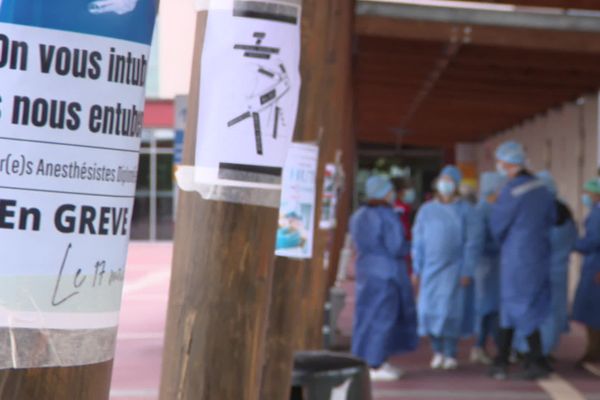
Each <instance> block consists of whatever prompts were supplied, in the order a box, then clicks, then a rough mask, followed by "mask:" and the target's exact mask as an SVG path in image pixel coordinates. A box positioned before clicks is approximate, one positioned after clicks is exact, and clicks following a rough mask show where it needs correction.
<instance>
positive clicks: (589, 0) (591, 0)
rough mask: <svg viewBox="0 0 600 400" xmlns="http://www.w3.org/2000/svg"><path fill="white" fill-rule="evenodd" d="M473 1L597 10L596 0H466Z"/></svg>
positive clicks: (599, 5) (597, 3) (599, 9)
mask: <svg viewBox="0 0 600 400" xmlns="http://www.w3.org/2000/svg"><path fill="white" fill-rule="evenodd" d="M466 1H468V2H474V3H495V4H511V5H516V6H521V7H548V8H562V9H571V10H598V11H600V3H599V2H598V0H466Z"/></svg>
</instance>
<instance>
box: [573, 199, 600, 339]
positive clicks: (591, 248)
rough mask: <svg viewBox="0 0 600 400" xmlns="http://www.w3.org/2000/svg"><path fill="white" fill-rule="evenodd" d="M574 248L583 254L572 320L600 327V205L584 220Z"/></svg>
mask: <svg viewBox="0 0 600 400" xmlns="http://www.w3.org/2000/svg"><path fill="white" fill-rule="evenodd" d="M575 250H577V251H578V252H579V253H581V254H583V255H584V256H585V259H584V261H583V269H582V271H581V280H580V281H579V287H578V288H577V294H576V296H575V303H574V304H573V320H575V321H579V322H581V323H583V324H585V325H587V326H589V327H590V328H592V329H600V284H598V283H596V282H595V277H596V275H597V274H598V273H600V206H598V205H596V206H595V207H594V208H593V209H592V211H591V212H590V215H589V217H588V218H587V220H586V222H585V236H584V237H583V238H581V239H579V240H578V241H577V243H576V244H575Z"/></svg>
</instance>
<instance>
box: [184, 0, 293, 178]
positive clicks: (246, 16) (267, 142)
mask: <svg viewBox="0 0 600 400" xmlns="http://www.w3.org/2000/svg"><path fill="white" fill-rule="evenodd" d="M300 4H301V1H300V0H253V1H244V0H222V1H219V2H218V7H216V8H215V9H210V10H209V12H208V18H207V23H206V33H205V39H204V46H203V49H202V66H201V78H200V101H199V110H198V127H197V135H198V136H197V147H196V162H195V167H196V169H195V181H196V183H197V184H208V185H213V184H214V185H224V186H227V185H230V186H231V185H232V186H235V185H236V183H235V182H238V184H239V182H243V183H245V184H246V185H250V186H252V185H254V184H274V185H279V184H280V183H281V173H282V168H283V165H284V162H285V157H286V153H287V148H288V146H289V144H290V143H291V140H292V136H293V131H294V127H295V124H296V114H297V108H298V97H299V94H300V72H299V66H300V22H301V6H300ZM242 186H243V185H242Z"/></svg>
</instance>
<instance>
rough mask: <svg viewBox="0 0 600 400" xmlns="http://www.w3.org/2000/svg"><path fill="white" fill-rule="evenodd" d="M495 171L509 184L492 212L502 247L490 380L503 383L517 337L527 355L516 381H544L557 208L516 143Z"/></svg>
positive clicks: (502, 152) (505, 147) (508, 145)
mask: <svg viewBox="0 0 600 400" xmlns="http://www.w3.org/2000/svg"><path fill="white" fill-rule="evenodd" d="M496 159H497V169H498V171H499V172H500V173H501V174H503V175H504V176H506V177H507V178H508V183H507V184H506V185H505V186H504V188H503V189H502V192H501V194H500V196H499V197H498V200H497V201H496V203H495V204H494V206H493V207H492V213H491V216H490V226H491V229H492V233H493V234H494V237H495V238H496V240H498V242H499V243H500V326H501V329H500V334H499V351H498V356H497V357H496V360H495V361H494V365H493V366H492V368H491V369H490V376H492V377H493V378H495V379H500V380H503V379H506V378H507V377H508V367H509V359H510V354H511V352H512V344H513V338H514V333H515V331H518V332H520V333H522V334H523V335H524V336H525V337H526V338H527V343H528V345H529V349H530V353H529V358H528V360H527V361H528V362H527V363H526V364H525V369H524V370H523V371H522V372H521V373H519V374H518V375H517V376H516V377H517V378H520V379H528V380H534V379H539V378H543V377H546V376H547V375H548V374H549V372H550V367H549V365H548V362H547V360H546V357H544V354H543V350H542V339H541V334H540V328H541V326H542V324H543V323H544V321H545V320H546V318H548V315H549V314H550V311H551V306H552V305H551V301H550V293H551V290H550V265H551V257H550V254H551V247H550V232H551V229H552V227H553V226H554V225H555V222H556V202H555V199H554V196H553V195H552V193H550V191H548V189H547V188H546V184H545V183H544V182H543V181H542V180H540V179H538V178H537V177H535V176H534V175H532V174H531V173H530V172H528V171H527V169H526V168H525V163H526V155H525V150H524V148H523V146H522V145H521V144H520V143H517V142H513V141H509V142H505V143H503V144H502V145H500V146H499V147H498V149H497V150H496Z"/></svg>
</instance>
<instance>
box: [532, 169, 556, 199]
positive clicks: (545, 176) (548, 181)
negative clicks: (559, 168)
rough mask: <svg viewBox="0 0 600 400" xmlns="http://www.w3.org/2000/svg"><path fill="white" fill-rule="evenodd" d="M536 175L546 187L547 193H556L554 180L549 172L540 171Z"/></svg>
mask: <svg viewBox="0 0 600 400" xmlns="http://www.w3.org/2000/svg"><path fill="white" fill-rule="evenodd" d="M536 175H537V177H538V178H539V179H540V180H541V181H542V182H544V185H546V187H547V188H548V190H549V191H551V192H552V193H554V194H556V193H558V189H557V188H556V181H555V180H554V178H553V177H552V174H551V173H550V172H549V171H540V172H538V173H537V174H536Z"/></svg>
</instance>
